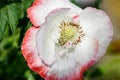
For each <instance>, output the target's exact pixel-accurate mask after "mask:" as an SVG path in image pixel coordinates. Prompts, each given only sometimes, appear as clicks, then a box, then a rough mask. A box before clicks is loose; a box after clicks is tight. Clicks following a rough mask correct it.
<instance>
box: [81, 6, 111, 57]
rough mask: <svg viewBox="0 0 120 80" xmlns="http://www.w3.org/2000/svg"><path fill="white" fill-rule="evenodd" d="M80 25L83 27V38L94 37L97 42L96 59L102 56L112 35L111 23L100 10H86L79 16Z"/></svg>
mask: <svg viewBox="0 0 120 80" xmlns="http://www.w3.org/2000/svg"><path fill="white" fill-rule="evenodd" d="M80 25H81V26H82V27H83V30H84V32H85V36H87V37H94V38H95V39H97V40H98V42H99V50H98V54H97V56H98V57H101V56H103V55H104V53H105V51H106V47H107V46H108V44H109V43H110V41H111V39H112V35H113V29H112V23H111V21H110V19H109V17H108V16H107V15H106V13H105V12H103V11H102V10H97V9H95V8H90V7H88V8H86V9H84V10H83V12H81V14H80Z"/></svg>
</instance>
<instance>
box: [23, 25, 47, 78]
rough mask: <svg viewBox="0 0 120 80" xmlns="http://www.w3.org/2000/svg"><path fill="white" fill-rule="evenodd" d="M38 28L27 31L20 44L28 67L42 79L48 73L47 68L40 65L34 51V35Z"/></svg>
mask: <svg viewBox="0 0 120 80" xmlns="http://www.w3.org/2000/svg"><path fill="white" fill-rule="evenodd" d="M38 29H39V28H35V27H31V28H29V29H28V30H27V32H26V34H25V37H24V39H23V43H22V47H21V50H22V54H23V56H24V57H25V59H26V61H27V64H28V66H29V67H30V68H31V69H32V70H33V71H35V72H37V73H38V74H40V75H41V76H42V77H44V76H45V75H46V73H47V71H48V67H46V66H45V65H44V64H42V62H41V59H40V57H39V54H38V51H37V49H36V42H35V35H36V33H37V31H38Z"/></svg>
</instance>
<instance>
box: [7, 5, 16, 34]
mask: <svg viewBox="0 0 120 80" xmlns="http://www.w3.org/2000/svg"><path fill="white" fill-rule="evenodd" d="M8 18H9V25H10V28H11V30H12V32H14V31H15V30H16V27H17V24H18V15H17V11H16V4H11V5H9V6H8Z"/></svg>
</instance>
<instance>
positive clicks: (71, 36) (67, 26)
mask: <svg viewBox="0 0 120 80" xmlns="http://www.w3.org/2000/svg"><path fill="white" fill-rule="evenodd" d="M59 28H60V38H59V40H58V42H59V44H60V45H61V46H63V45H65V44H66V43H67V42H72V44H73V45H77V44H78V43H79V42H81V38H82V37H83V36H84V33H83V30H82V27H80V25H78V24H75V23H73V22H65V21H62V22H61V24H60V25H59Z"/></svg>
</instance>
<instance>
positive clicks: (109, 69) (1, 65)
mask: <svg viewBox="0 0 120 80" xmlns="http://www.w3.org/2000/svg"><path fill="white" fill-rule="evenodd" d="M33 1H34V0H0V80H44V79H42V78H41V77H40V76H39V75H38V74H36V73H35V72H33V71H31V70H30V69H29V68H28V66H27V64H26V61H25V59H24V58H23V56H22V54H21V50H20V48H21V43H22V39H23V37H24V34H25V32H26V30H27V29H28V28H29V27H30V26H31V23H30V21H29V19H28V18H27V13H26V10H27V8H28V7H30V6H31V4H32V2H33ZM71 1H72V2H73V3H75V4H76V5H78V6H80V7H82V8H85V7H87V6H92V7H96V8H100V9H102V10H105V11H106V12H107V13H108V15H109V16H110V17H111V20H112V23H113V28H114V37H113V40H112V42H111V44H110V46H109V47H108V50H107V52H106V55H105V56H104V57H102V58H101V60H100V61H99V62H98V63H96V64H95V65H93V66H92V67H91V68H89V69H88V70H87V71H86V72H85V73H84V80H120V0H89V2H88V0H71Z"/></svg>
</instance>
